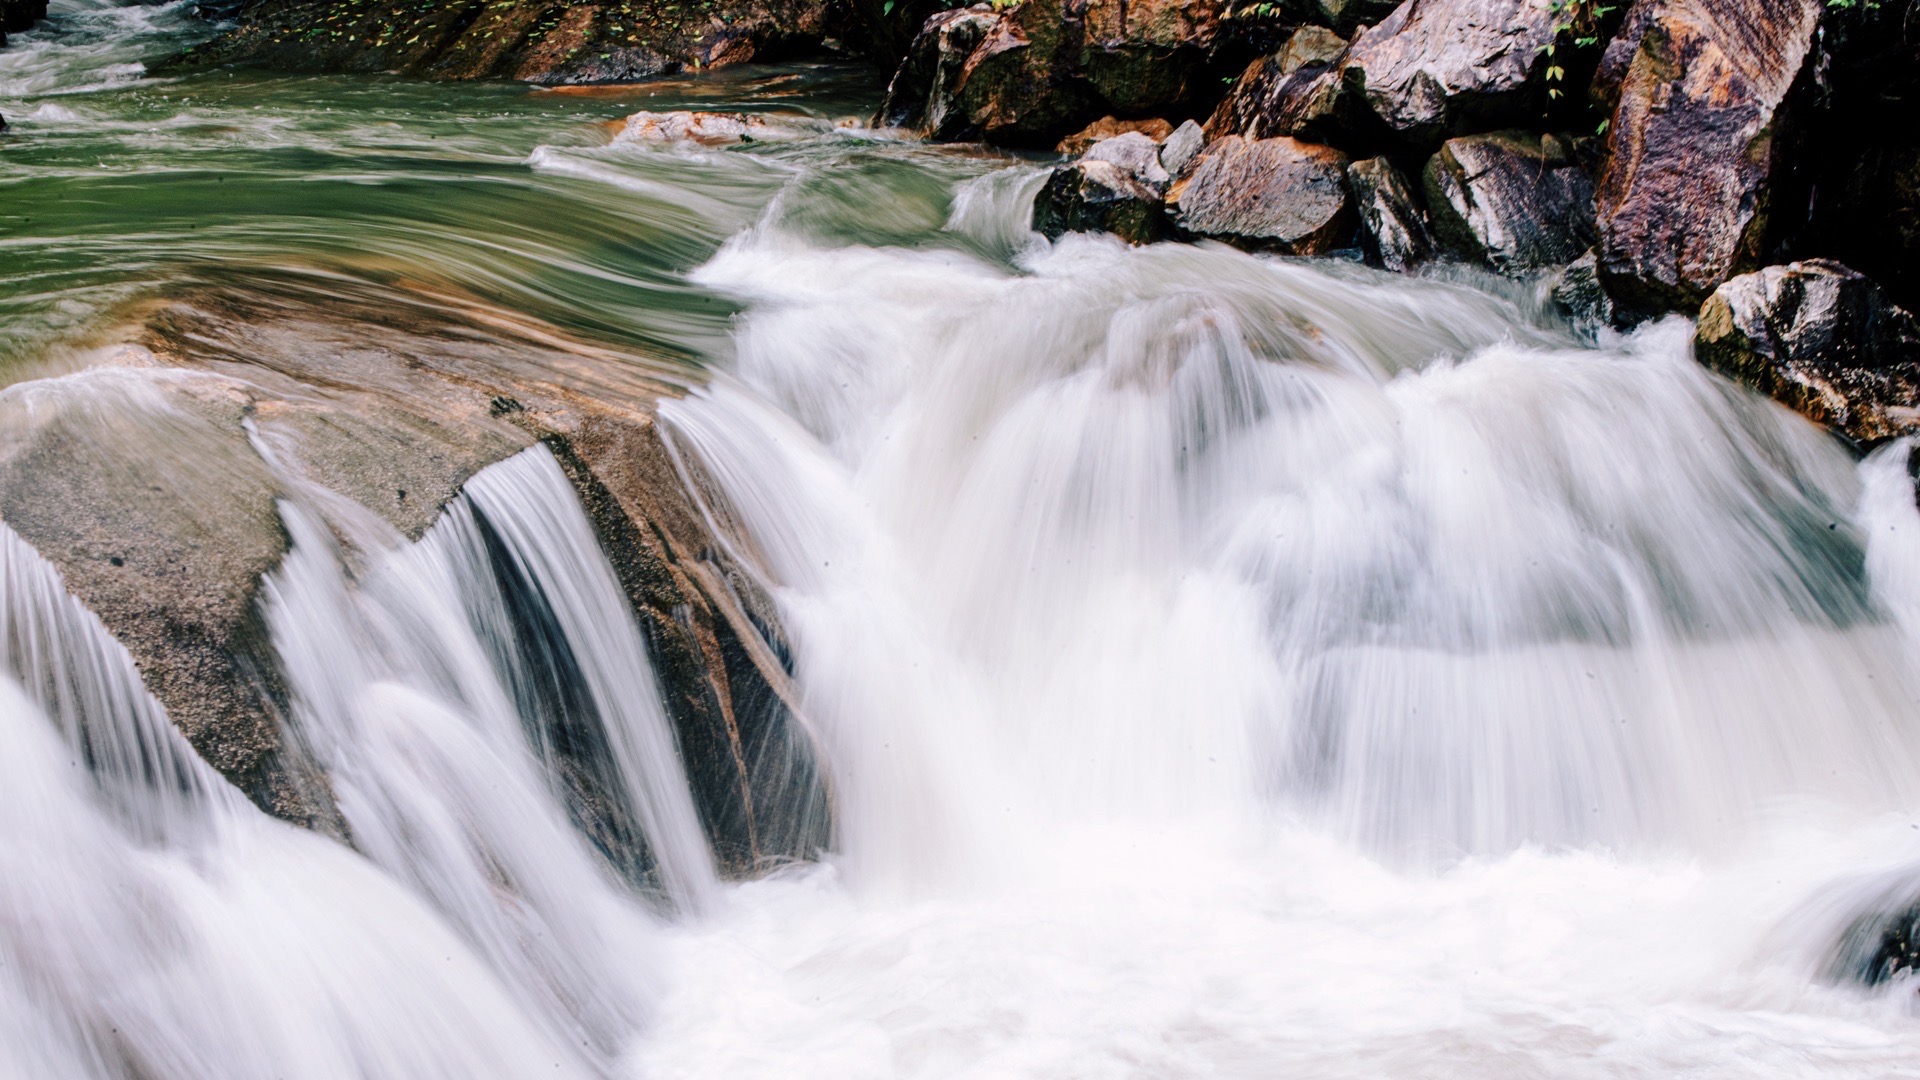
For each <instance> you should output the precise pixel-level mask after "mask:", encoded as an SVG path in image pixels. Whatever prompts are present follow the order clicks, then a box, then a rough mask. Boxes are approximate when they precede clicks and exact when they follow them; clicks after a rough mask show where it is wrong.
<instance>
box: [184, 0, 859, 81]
mask: <svg viewBox="0 0 1920 1080" xmlns="http://www.w3.org/2000/svg"><path fill="white" fill-rule="evenodd" d="M830 9H831V5H830V3H829V2H828V0H720V2H718V3H715V4H712V5H687V6H684V7H683V6H681V5H674V4H653V3H631V2H608V3H591V4H567V3H557V2H553V0H505V2H501V0H435V2H433V3H430V4H424V5H413V6H399V7H395V6H390V5H380V4H374V5H367V4H362V3H355V2H353V0H261V2H258V3H253V4H249V5H247V6H245V7H244V8H242V9H241V11H240V25H239V26H238V27H236V28H235V29H233V30H231V31H228V32H227V33H225V34H223V35H221V36H220V37H218V38H215V39H214V40H212V41H210V42H208V43H206V44H204V45H201V46H199V47H197V48H195V49H193V50H190V51H189V52H188V53H187V54H186V55H185V56H183V57H181V58H179V59H178V60H176V61H173V62H172V63H175V64H187V65H201V64H248V65H259V66H265V67H271V68H275V69H278V70H283V71H317V72H336V71H337V72H378V71H397V72H400V73H401V74H405V75H413V76H420V77H425V78H434V79H483V78H503V79H522V80H526V81H530V82H538V83H548V84H568V83H605V82H630V81H633V80H635V79H644V78H649V77H652V76H656V75H664V74H670V73H673V72H678V71H686V70H696V71H698V70H706V69H710V68H720V67H727V66H730V65H733V64H743V63H747V62H749V61H768V60H776V59H779V58H781V57H783V56H791V55H794V54H796V53H800V52H804V51H807V50H810V49H813V48H817V47H818V46H819V44H820V42H821V40H822V39H823V38H824V37H825V35H826V33H827V29H828V16H829V14H830Z"/></svg>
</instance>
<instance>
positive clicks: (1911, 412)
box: [1694, 260, 1920, 447]
mask: <svg viewBox="0 0 1920 1080" xmlns="http://www.w3.org/2000/svg"><path fill="white" fill-rule="evenodd" d="M1694 353H1695V355H1696V356H1697V357H1698V358H1699V360H1700V362H1701V363H1702V364H1705V365H1706V366H1707V367H1709V368H1712V369H1713V370H1715V371H1718V372H1720V373H1721V374H1723V375H1726V376H1728V377H1729V378H1732V379H1734V380H1736V381H1738V382H1741V383H1744V384H1746V385H1747V386H1750V387H1752V388H1753V389H1755V390H1758V391H1759V392H1761V393H1763V394H1766V395H1768V396H1770V397H1772V398H1773V399H1774V400H1776V401H1778V402H1780V403H1781V404H1783V405H1785V406H1787V407H1788V408H1790V409H1793V410H1794V411H1796V412H1798V413H1800V414H1801V415H1803V416H1805V417H1807V418H1808V419H1810V420H1812V421H1814V422H1815V423H1817V424H1823V425H1825V426H1826V427H1828V428H1831V429H1832V430H1833V431H1835V432H1836V433H1838V434H1840V435H1842V436H1844V437H1845V438H1847V439H1848V440H1849V441H1851V442H1853V443H1854V444H1855V445H1857V446H1861V447H1871V446H1873V445H1875V444H1877V443H1881V442H1885V441H1887V440H1888V439H1893V438H1898V437H1899V436H1902V435H1908V434H1912V433H1914V432H1916V431H1920V319H1916V318H1915V317H1914V316H1913V315H1912V314H1910V313H1908V312H1907V311H1905V310H1904V309H1902V308H1899V307H1895V306H1894V305H1893V303H1892V302H1891V301H1890V300H1888V299H1887V297H1886V295H1885V294H1884V293H1882V292H1881V290H1880V288H1879V286H1878V285H1876V284H1874V282H1873V281H1872V280H1871V279H1869V278H1867V277H1865V276H1863V275H1861V274H1858V273H1855V272H1854V271H1852V270H1850V269H1848V268H1847V267H1845V266H1842V265H1840V264H1839V263H1835V262H1828V261H1825V260H1809V261H1807V262H1798V263H1792V264H1789V265H1786V266H1769V267H1767V268H1766V269H1764V270H1761V271H1759V272H1757V273H1753V274H1745V275H1742V276H1740V277H1737V278H1734V279H1733V280H1731V281H1728V282H1727V283H1726V284H1724V285H1722V286H1720V287H1719V288H1718V289H1716V290H1715V291H1714V293H1713V295H1712V296H1711V297H1709V298H1708V299H1707V302H1706V304H1705V306H1703V307H1702V308H1701V310H1700V322H1699V328H1698V331H1697V333H1696V336H1695V339H1694Z"/></svg>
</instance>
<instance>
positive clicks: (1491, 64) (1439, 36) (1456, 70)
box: [1342, 0, 1559, 146]
mask: <svg viewBox="0 0 1920 1080" xmlns="http://www.w3.org/2000/svg"><path fill="white" fill-rule="evenodd" d="M1558 32H1559V16H1557V15H1555V14H1554V13H1553V10H1552V8H1551V6H1550V5H1549V4H1547V3H1544V2H1543V0H1406V2H1405V3H1403V4H1401V5H1400V6H1399V7H1398V8H1396V9H1395V10H1394V12H1393V13H1392V14H1391V15H1389V16H1387V17H1386V18H1385V19H1383V20H1381V22H1380V24H1379V25H1377V26H1375V27H1373V28H1371V29H1369V30H1367V31H1366V32H1365V33H1362V34H1360V35H1358V36H1357V37H1355V38H1354V41H1353V48H1352V50H1351V51H1350V52H1349V53H1348V54H1347V59H1346V60H1345V61H1344V63H1343V64H1342V71H1343V73H1344V75H1345V78H1346V79H1347V81H1348V83H1349V85H1350V86H1352V88H1353V89H1354V90H1355V91H1356V92H1357V93H1359V94H1360V95H1361V96H1362V97H1363V99H1364V100H1365V102H1366V104H1367V106H1368V107H1369V108H1370V109H1371V110H1372V112H1373V113H1374V115H1376V116H1377V117H1379V119H1380V121H1381V122H1382V123H1384V124H1385V125H1386V126H1387V127H1388V128H1389V129H1390V130H1392V131H1393V132H1394V133H1396V134H1397V135H1398V136H1399V137H1401V138H1402V139H1404V140H1406V141H1408V142H1411V143H1415V144H1420V145H1428V146H1430V145H1432V144H1433V143H1436V142H1439V141H1440V140H1442V139H1445V138H1446V137H1447V136H1449V135H1456V134H1462V133H1465V132H1468V131H1472V130H1475V129H1478V130H1485V129H1487V128H1490V127H1500V126H1504V125H1508V124H1519V123H1523V122H1525V121H1527V120H1529V119H1532V118H1533V117H1535V116H1537V115H1538V114H1539V113H1540V112H1542V111H1543V108H1544V104H1545V89H1546V86H1545V76H1546V69H1547V66H1548V57H1547V55H1546V51H1545V50H1546V47H1547V46H1548V45H1550V44H1552V43H1553V41H1554V39H1555V37H1556V36H1557V35H1558Z"/></svg>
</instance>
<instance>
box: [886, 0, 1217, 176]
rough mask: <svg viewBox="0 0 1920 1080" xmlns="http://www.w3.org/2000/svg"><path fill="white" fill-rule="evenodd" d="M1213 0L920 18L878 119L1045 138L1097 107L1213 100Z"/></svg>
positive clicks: (939, 131) (1115, 1) (992, 137)
mask: <svg viewBox="0 0 1920 1080" xmlns="http://www.w3.org/2000/svg"><path fill="white" fill-rule="evenodd" d="M1224 13H1225V5H1224V3H1221V2H1219V0H1202V2H1199V3H1179V2H1176V0H1149V2H1144V3H1143V2H1137V0H1135V2H1124V3H1123V2H1121V0H1084V2H1081V0H1072V2H1069V0H1028V2H1027V3H1023V4H1020V5H1019V6H1017V7H1015V8H1013V9H1012V10H1011V11H1008V12H1006V13H1004V14H1001V13H996V12H994V11H993V10H992V9H991V8H988V7H987V6H985V5H976V6H975V7H972V8H967V9H963V10H961V11H954V12H945V13H942V14H940V15H936V16H934V17H933V18H931V19H929V20H927V23H926V25H925V26H924V27H923V28H922V29H921V32H920V34H919V35H918V36H917V37H916V38H915V39H914V43H913V45H912V46H911V47H910V48H909V50H908V54H907V59H906V61H905V62H904V63H903V64H902V65H901V67H900V69H899V71H898V72H897V73H896V74H895V76H894V79H893V82H892V84H891V85H890V86H889V88H888V92H887V97H886V100H885V101H884V102H883V103H882V105H881V108H880V113H879V117H878V121H879V122H880V123H881V124H883V125H885V126H892V127H909V128H913V129H915V130H917V131H919V132H921V133H922V134H924V135H926V136H927V137H929V138H932V139H935V140H939V141H957V140H964V139H985V140H987V141H988V142H993V143H998V144H1002V145H1010V146H1032V147H1044V146H1052V145H1054V144H1055V143H1056V142H1058V141H1059V140H1060V138H1061V137H1062V136H1064V135H1067V134H1069V133H1071V132H1073V131H1075V130H1077V129H1078V128H1080V127H1082V126H1084V125H1086V124H1087V123H1088V122H1089V121H1092V120H1094V119H1095V118H1097V117H1100V116H1102V115H1106V114H1117V115H1135V116H1138V115H1142V114H1147V113H1151V112H1158V111H1167V110H1178V109H1181V108H1184V107H1187V106H1189V105H1190V104H1191V103H1193V102H1195V101H1199V100H1202V99H1205V100H1211V94H1212V93H1213V84H1212V81H1211V80H1212V75H1211V73H1210V68H1209V66H1208V65H1209V62H1210V51H1211V49H1212V48H1213V45H1214V41H1215V38H1216V36H1217V34H1218V31H1219V24H1220V20H1221V18H1222V16H1223V15H1224Z"/></svg>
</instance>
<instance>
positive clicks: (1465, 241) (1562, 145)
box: [1425, 131, 1594, 273]
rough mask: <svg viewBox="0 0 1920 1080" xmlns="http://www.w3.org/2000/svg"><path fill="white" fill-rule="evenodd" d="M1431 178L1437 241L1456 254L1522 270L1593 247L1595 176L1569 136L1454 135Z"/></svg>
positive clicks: (1429, 202)
mask: <svg viewBox="0 0 1920 1080" xmlns="http://www.w3.org/2000/svg"><path fill="white" fill-rule="evenodd" d="M1425 179H1426V191H1427V213H1428V217H1429V220H1430V221H1431V222H1432V223H1433V235H1434V239H1435V240H1436V241H1437V242H1438V244H1439V246H1440V247H1441V248H1442V249H1443V250H1445V251H1446V252H1448V253H1449V254H1451V255H1453V256H1455V257H1456V258H1460V259H1465V260H1467V261H1469V262H1477V263H1482V264H1485V265H1487V266H1490V267H1492V268H1493V269H1495V270H1498V271H1500V272H1501V273H1524V272H1526V271H1530V270H1538V269H1541V268H1543V267H1548V266H1558V265H1562V264H1564V263H1569V262H1572V261H1573V260H1575V259H1577V258H1579V257H1580V256H1581V254H1582V253H1584V252H1585V251H1586V250H1587V249H1588V248H1590V247H1592V246H1593V239H1594V224H1593V181H1592V180H1591V179H1590V178H1589V177H1588V176H1587V171H1586V170H1585V169H1584V168H1582V167H1581V166H1580V164H1579V163H1578V162H1577V161H1575V160H1574V158H1573V154H1572V152H1571V148H1570V147H1569V146H1568V145H1567V143H1566V141H1565V140H1562V139H1557V138H1554V137H1553V136H1547V137H1545V138H1542V137H1541V136H1538V135H1534V134H1531V133H1529V132H1524V131H1503V132H1495V133H1493V134H1490V135H1470V136H1467V137H1465V138H1460V139H1451V140H1448V141H1447V143H1446V144H1445V145H1443V146H1441V148H1440V152H1439V153H1437V154H1435V155H1434V156H1433V159H1432V160H1431V161H1429V162H1428V163H1427V169H1426V177H1425Z"/></svg>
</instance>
